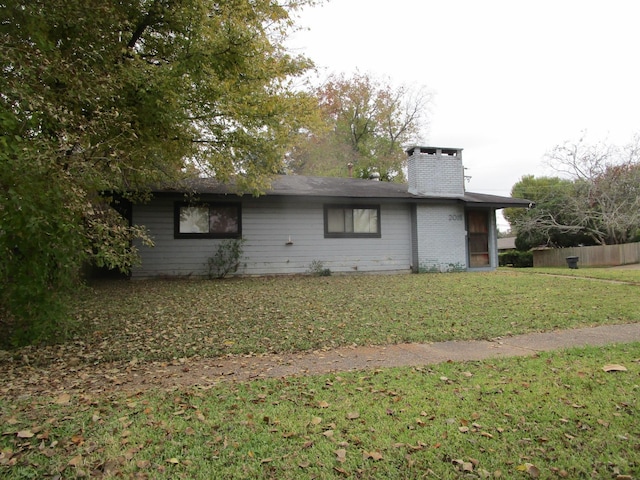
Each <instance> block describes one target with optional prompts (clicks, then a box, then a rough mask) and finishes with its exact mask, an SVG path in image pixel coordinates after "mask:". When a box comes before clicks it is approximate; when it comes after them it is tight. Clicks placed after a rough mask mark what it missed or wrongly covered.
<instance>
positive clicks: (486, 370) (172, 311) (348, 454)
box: [0, 271, 640, 480]
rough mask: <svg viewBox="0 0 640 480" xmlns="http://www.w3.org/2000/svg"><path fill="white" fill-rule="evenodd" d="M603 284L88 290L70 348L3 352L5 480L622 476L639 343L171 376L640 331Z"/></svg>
mask: <svg viewBox="0 0 640 480" xmlns="http://www.w3.org/2000/svg"><path fill="white" fill-rule="evenodd" d="M608 280H616V278H611V279H608ZM608 280H606V281H601V280H585V279H580V278H567V277H561V276H550V275H532V274H530V273H519V272H513V271H501V272H495V273H488V274H451V275H403V276H384V277H383V276H355V277H290V278H260V279H239V280H229V281H148V282H126V281H123V282H104V283H98V284H95V285H92V286H91V287H89V288H87V289H85V290H83V291H79V292H78V297H77V300H76V304H75V305H74V312H75V313H74V315H75V318H76V319H77V321H78V326H77V330H76V331H75V335H74V338H73V340H71V341H68V342H65V343H61V344H57V345H41V346H38V347H30V348H24V349H20V350H12V351H1V352H0V369H1V370H2V372H3V374H2V378H1V380H0V425H2V432H0V433H1V434H2V435H1V436H0V476H2V477H3V478H4V477H6V478H16V479H17V478H21V479H22V478H43V477H51V478H76V477H87V476H90V477H95V478H116V477H118V478H119V477H123V478H159V479H161V478H207V479H210V478H309V479H311V478H345V477H347V478H425V477H426V478H430V477H431V478H594V477H595V478H616V479H619V480H629V479H633V478H636V476H637V475H638V473H639V472H640V431H639V430H638V423H637V421H636V420H635V419H637V418H638V413H639V411H638V404H637V401H638V400H637V399H638V398H639V397H640V395H638V393H639V391H638V384H639V382H638V380H639V378H640V370H639V369H638V365H640V364H639V363H638V361H639V359H640V350H639V345H638V344H637V343H636V344H630V345H622V346H611V347H605V348H588V349H577V350H573V351H571V352H556V353H545V354H541V355H539V356H535V357H533V358H522V359H515V358H514V359H501V360H491V361H484V362H462V363H444V364H440V365H436V366H431V367H424V368H422V367H417V368H401V369H384V370H375V369H373V370H370V371H369V372H360V373H344V374H332V375H315V376H309V377H298V378H292V377H287V378H280V379H277V380H264V379H257V380H255V381H254V382H228V381H214V382H210V381H208V382H201V384H202V385H206V386H203V387H197V386H181V385H179V384H178V382H177V381H176V382H175V383H174V382H173V381H172V380H173V377H172V375H175V376H178V375H180V376H191V377H192V380H193V381H192V382H191V383H190V385H194V384H197V383H200V382H198V381H197V380H198V379H199V378H204V377H205V376H206V375H207V374H208V369H214V367H215V366H216V364H217V363H223V362H224V363H226V364H234V365H237V368H238V369H239V370H241V371H244V372H245V373H246V371H247V370H248V369H249V370H250V369H251V368H252V365H253V364H254V362H255V361H256V360H260V359H261V358H268V359H269V360H268V361H270V362H273V364H274V365H276V364H282V365H286V364H287V363H288V362H296V361H299V358H300V356H301V352H308V351H315V352H316V354H317V355H319V356H321V355H323V354H324V352H326V351H327V350H332V349H334V348H336V347H340V346H354V345H373V344H378V345H385V344H393V343H400V342H431V341H440V340H449V339H459V340H461V339H492V338H497V337H504V336H508V335H511V334H518V333H526V332H531V331H550V330H554V329H558V328H573V327H581V326H594V325H607V324H619V323H632V322H639V321H640V309H638V304H639V302H638V299H639V295H638V293H639V290H638V288H639V287H638V284H637V282H636V283H612V282H610V281H608ZM267 354H268V357H267ZM159 378H163V379H164V380H165V383H163V384H162V385H163V386H164V387H165V388H157V385H158V383H157V382H154V381H153V380H154V379H159ZM220 380H222V379H220ZM172 384H173V386H172V387H170V388H166V387H167V385H172ZM123 387H126V388H124V389H123Z"/></svg>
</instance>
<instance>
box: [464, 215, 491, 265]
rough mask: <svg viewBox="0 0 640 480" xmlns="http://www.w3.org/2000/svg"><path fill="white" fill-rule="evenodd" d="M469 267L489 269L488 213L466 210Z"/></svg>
mask: <svg viewBox="0 0 640 480" xmlns="http://www.w3.org/2000/svg"><path fill="white" fill-rule="evenodd" d="M467 231H468V232H469V233H468V235H469V236H468V240H467V242H468V245H467V248H468V252H469V267H470V268H478V267H489V266H490V260H489V212H488V211H487V210H467Z"/></svg>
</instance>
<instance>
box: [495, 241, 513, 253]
mask: <svg viewBox="0 0 640 480" xmlns="http://www.w3.org/2000/svg"><path fill="white" fill-rule="evenodd" d="M515 249H516V237H502V238H499V239H498V253H502V252H507V251H509V250H515Z"/></svg>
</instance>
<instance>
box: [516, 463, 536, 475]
mask: <svg viewBox="0 0 640 480" xmlns="http://www.w3.org/2000/svg"><path fill="white" fill-rule="evenodd" d="M517 470H519V471H521V472H527V473H528V474H529V476H530V477H531V478H538V477H539V476H540V470H538V467H536V466H535V465H534V464H533V463H525V464H523V465H518V467H517Z"/></svg>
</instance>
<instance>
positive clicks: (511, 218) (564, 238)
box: [503, 175, 586, 250]
mask: <svg viewBox="0 0 640 480" xmlns="http://www.w3.org/2000/svg"><path fill="white" fill-rule="evenodd" d="M574 190H575V187H574V183H573V181H571V180H568V179H563V178H560V177H535V176H533V175H525V176H523V177H522V178H521V179H520V181H518V183H516V184H515V185H514V186H513V187H512V188H511V196H512V197H516V198H526V199H527V200H531V201H532V202H533V203H534V204H535V207H534V208H531V209H522V208H505V209H504V210H503V215H504V217H505V219H506V220H507V221H508V222H509V224H510V225H511V227H512V230H513V231H515V233H516V235H517V236H516V248H518V250H529V249H530V248H533V247H537V246H541V245H547V246H554V247H569V246H573V245H577V244H578V243H584V242H585V241H586V238H585V236H584V235H582V234H580V228H579V227H577V226H572V225H571V217H570V216H569V215H568V212H567V211H566V208H565V207H566V205H567V204H568V202H569V201H570V199H571V198H572V196H573V195H574Z"/></svg>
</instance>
